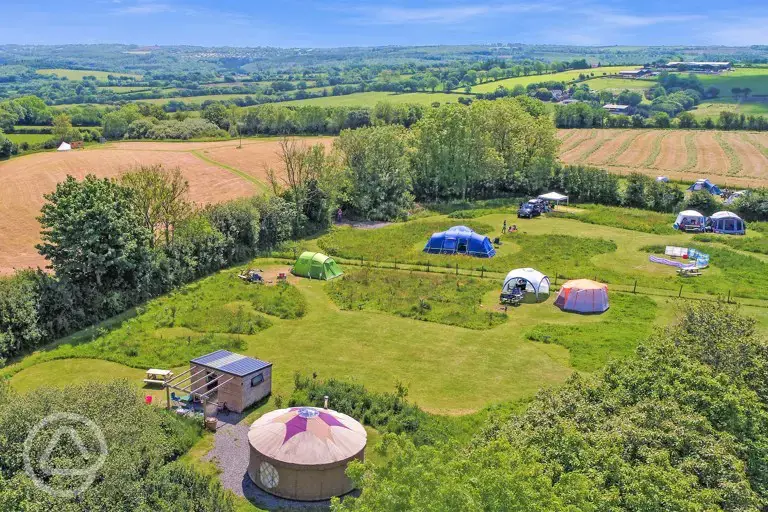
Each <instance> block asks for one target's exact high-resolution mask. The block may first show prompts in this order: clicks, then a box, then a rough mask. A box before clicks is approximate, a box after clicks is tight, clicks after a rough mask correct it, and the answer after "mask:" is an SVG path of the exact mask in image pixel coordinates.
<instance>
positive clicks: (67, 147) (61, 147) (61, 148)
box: [56, 142, 72, 151]
mask: <svg viewBox="0 0 768 512" xmlns="http://www.w3.org/2000/svg"><path fill="white" fill-rule="evenodd" d="M56 151H72V146H71V145H70V144H67V143H66V142H62V143H61V144H60V145H59V149H57V150H56Z"/></svg>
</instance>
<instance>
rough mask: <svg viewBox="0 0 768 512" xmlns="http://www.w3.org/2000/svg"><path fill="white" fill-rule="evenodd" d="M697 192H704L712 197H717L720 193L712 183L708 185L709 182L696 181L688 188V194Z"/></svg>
mask: <svg viewBox="0 0 768 512" xmlns="http://www.w3.org/2000/svg"><path fill="white" fill-rule="evenodd" d="M697 190H706V191H707V192H709V193H710V194H712V195H714V196H719V195H720V194H721V193H722V192H721V191H720V188H719V187H718V186H717V185H715V184H714V183H710V181H709V180H706V179H705V180H696V183H694V184H693V185H691V186H690V187H688V191H689V192H695V191H697Z"/></svg>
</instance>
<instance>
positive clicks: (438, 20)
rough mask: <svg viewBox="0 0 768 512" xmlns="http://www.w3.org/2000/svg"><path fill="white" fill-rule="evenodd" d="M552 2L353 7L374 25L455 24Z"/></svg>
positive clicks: (531, 9) (544, 8)
mask: <svg viewBox="0 0 768 512" xmlns="http://www.w3.org/2000/svg"><path fill="white" fill-rule="evenodd" d="M553 10H559V8H558V7H555V6H554V5H552V4H530V3H529V4H485V5H483V4H472V5H454V6H450V7H388V6H372V7H365V8H359V9H357V11H358V13H359V15H360V16H359V17H358V18H356V21H358V22H361V23H365V24H376V25H408V24H456V23H463V22H466V21H467V20H468V19H471V18H477V17H481V16H491V15H498V14H504V13H528V12H534V11H536V12H551V11H553Z"/></svg>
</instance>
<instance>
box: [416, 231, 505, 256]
mask: <svg viewBox="0 0 768 512" xmlns="http://www.w3.org/2000/svg"><path fill="white" fill-rule="evenodd" d="M424 252H427V253H429V254H468V255H470V256H475V257H477V258H492V257H493V256H495V255H496V250H495V249H494V248H493V245H492V244H491V241H490V240H489V239H488V237H487V236H483V235H478V234H477V233H475V232H474V231H472V230H471V229H469V228H468V227H466V226H453V227H452V228H450V229H449V230H447V231H443V232H441V233H434V234H433V235H432V236H431V237H430V239H429V241H428V242H427V245H425V246H424Z"/></svg>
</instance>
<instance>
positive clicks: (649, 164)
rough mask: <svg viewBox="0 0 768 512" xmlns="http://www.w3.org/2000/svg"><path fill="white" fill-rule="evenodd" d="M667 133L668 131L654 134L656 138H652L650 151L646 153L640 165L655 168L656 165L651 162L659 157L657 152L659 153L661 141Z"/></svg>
mask: <svg viewBox="0 0 768 512" xmlns="http://www.w3.org/2000/svg"><path fill="white" fill-rule="evenodd" d="M668 135H669V132H664V133H660V134H656V138H654V139H653V142H652V143H651V152H650V153H648V158H646V159H645V161H644V162H643V163H642V165H641V167H647V168H649V169H656V166H654V165H653V164H654V163H655V162H656V159H657V158H659V154H660V153H661V143H662V142H663V141H664V138H665V137H667V136H668Z"/></svg>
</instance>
